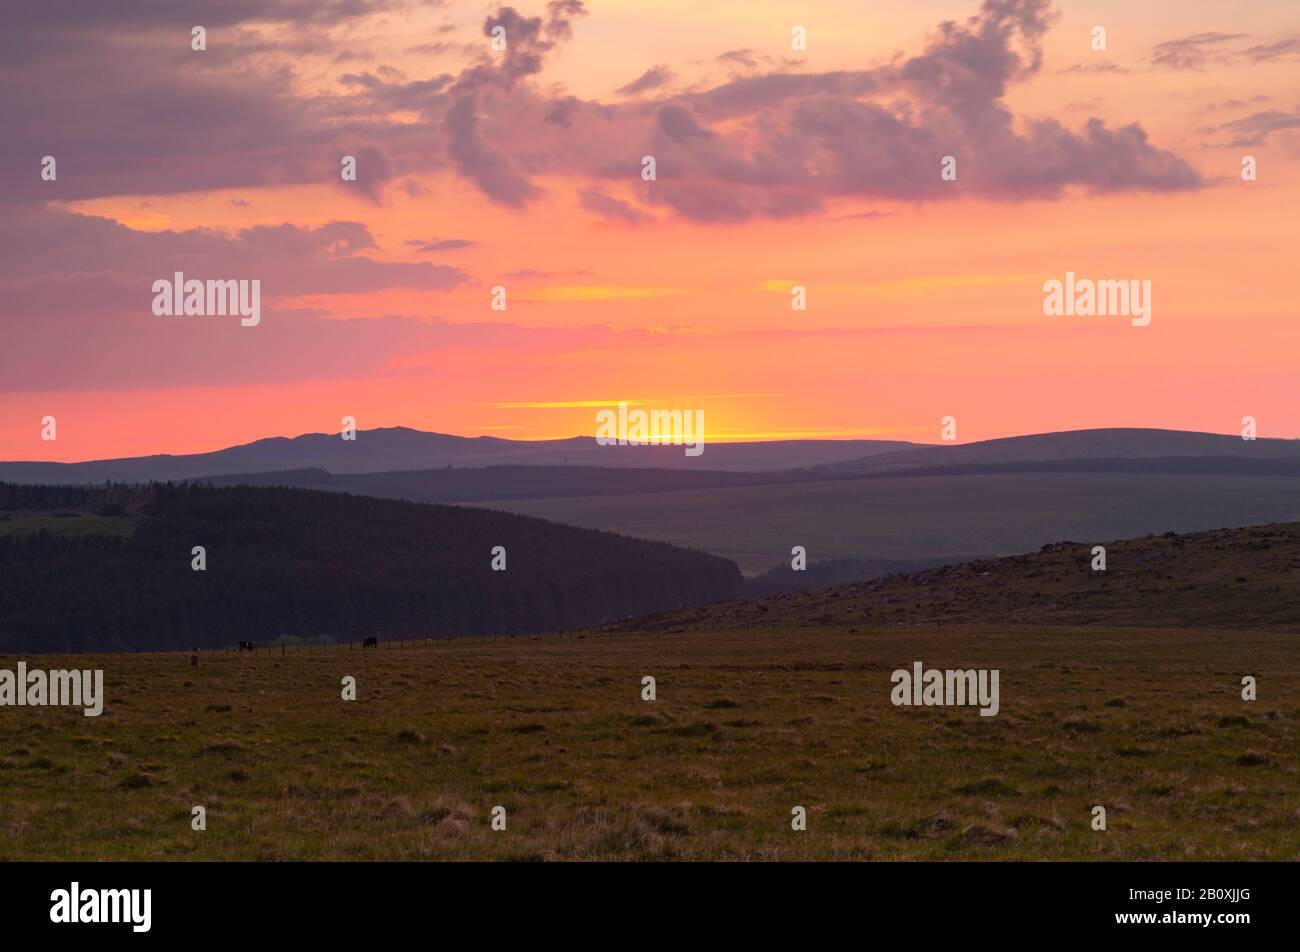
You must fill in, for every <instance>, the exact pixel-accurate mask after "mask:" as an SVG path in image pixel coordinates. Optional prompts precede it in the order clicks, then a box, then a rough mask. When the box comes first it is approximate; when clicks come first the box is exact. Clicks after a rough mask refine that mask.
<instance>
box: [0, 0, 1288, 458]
mask: <svg viewBox="0 0 1300 952" xmlns="http://www.w3.org/2000/svg"><path fill="white" fill-rule="evenodd" d="M196 25H201V26H203V27H204V28H205V29H206V43H207V49H206V50H205V51H194V50H192V49H191V28H192V27H193V26H196ZM498 25H499V26H504V27H505V36H506V44H507V49H506V50H505V51H504V52H501V51H494V50H492V49H491V47H490V42H491V36H490V34H491V29H492V27H493V26H498ZM796 26H802V27H804V28H805V30H806V36H807V44H806V45H807V49H806V50H803V51H801V50H795V49H792V45H791V36H792V33H791V31H792V29H793V28H794V27H796ZM1095 26H1101V27H1103V28H1104V29H1105V31H1106V47H1107V48H1106V50H1105V51H1096V50H1094V49H1093V48H1092V47H1093V35H1092V31H1093V28H1094V27H1095ZM0 76H2V77H3V88H4V90H5V95H4V96H3V98H2V99H0V116H2V117H3V132H4V134H3V137H2V138H0V239H2V240H0V245H2V246H3V249H4V253H3V255H0V327H2V328H3V331H4V343H3V347H0V458H4V459H29V460H69V461H70V460H81V459H91V458H102V457H112V456H127V455H141V454H147V453H157V452H166V453H188V452H199V451H204V450H211V449H216V448H219V447H221V446H225V445H229V444H232V443H241V442H247V441H250V440H254V439H258V438H261V437H265V436H275V435H290V436H291V435H296V434H299V433H304V432H329V431H337V430H338V428H339V424H340V419H341V417H343V416H344V415H351V416H354V417H356V419H357V422H358V426H359V427H361V428H362V429H369V428H372V427H380V426H397V425H402V426H411V427H417V428H420V429H427V430H436V431H440V432H445V433H455V434H460V435H466V436H478V435H490V436H500V437H509V438H515V439H538V438H550V437H565V436H574V435H578V434H591V433H593V432H594V431H595V409H594V408H595V407H598V406H613V405H615V404H616V403H617V402H618V401H620V400H625V401H630V402H636V403H640V404H641V405H645V406H648V407H660V408H665V409H671V408H680V409H697V408H699V409H703V410H704V411H705V414H706V425H707V435H708V439H710V440H729V439H731V440H734V439H775V438H801V437H827V438H849V437H865V438H877V437H878V438H886V439H910V440H918V441H922V442H935V441H937V440H938V438H939V429H940V420H941V418H942V417H944V416H946V415H952V416H955V417H956V418H957V421H958V437H959V440H961V441H962V442H966V441H970V440H975V439H986V438H990V437H996V436H1007V435H1013V434H1019V433H1031V432H1042V431H1048V430H1061V429H1078V428H1083V427H1094V426H1158V427H1168V428H1179V429H1197V430H1208V431H1215V432H1227V433H1235V432H1238V431H1239V429H1240V421H1241V418H1242V417H1243V416H1245V415H1252V416H1255V417H1256V418H1257V419H1258V421H1259V435H1260V436H1261V437H1264V436H1281V437H1295V436H1300V323H1298V321H1297V317H1298V314H1297V311H1298V308H1297V303H1296V293H1295V291H1294V286H1293V284H1292V282H1293V281H1294V280H1295V275H1296V272H1297V265H1296V255H1297V248H1298V247H1300V241H1298V240H1297V238H1298V237H1300V234H1298V232H1300V228H1298V226H1297V211H1298V210H1300V5H1297V4H1296V3H1295V2H1294V0H1242V2H1240V3H1234V4H1226V3H1223V2H1222V0H1151V2H1143V3H1133V2H1131V0H1124V2H1119V0H1096V2H1088V3H1084V2H1075V0H1056V2H1055V3H1048V2H1046V0H987V2H985V3H984V4H983V5H982V6H981V4H980V3H979V2H978V0H960V2H954V0H907V2H903V0H891V2H875V3H849V2H845V0H801V2H767V0H718V2H713V3H701V2H699V0H692V2H686V0H584V2H579V0H557V2H551V3H550V4H547V3H545V2H528V0H520V2H519V3H518V5H517V6H514V7H510V6H497V5H485V4H483V3H478V2H474V3H460V2H455V0H445V2H437V0H434V2H416V0H312V2H308V0H257V2H253V0H192V2H184V0H140V2H133V3H125V2H123V3H116V2H67V0H48V2H42V3H33V4H24V5H21V6H17V5H14V6H11V7H9V8H7V10H6V13H5V29H4V31H3V33H0ZM47 155H50V156H53V157H54V158H55V159H56V163H57V166H56V167H57V176H56V179H55V180H54V181H44V180H42V176H41V171H42V159H43V157H44V156H47ZM345 155H353V156H356V158H357V181H355V182H345V181H342V179H341V177H340V161H341V159H342V157H343V156H345ZM646 155H652V156H654V157H655V159H656V164H657V177H656V180H655V181H643V180H642V177H641V170H642V162H641V160H642V157H643V156H646ZM945 155H952V156H954V157H955V158H956V160H957V179H956V181H943V180H941V177H940V163H941V160H942V158H943V156H945ZM1244 156H1254V157H1255V159H1256V161H1257V169H1258V172H1257V174H1258V179H1257V180H1256V181H1249V182H1248V181H1243V180H1242V176H1241V169H1242V158H1243V157H1244ZM176 271H183V272H184V273H185V275H186V277H189V278H200V279H207V278H214V279H217V278H219V279H228V278H234V279H258V280H260V282H261V287H262V292H261V293H262V318H261V323H260V324H259V325H258V326H256V327H242V326H240V323H239V320H238V319H237V318H230V317H216V316H207V317H197V316H189V317H184V316H179V317H177V316H173V317H166V316H155V315H154V314H153V312H152V310H151V303H152V301H153V298H154V294H153V291H152V285H153V282H154V281H155V280H157V279H160V278H168V279H170V278H171V276H172V274H173V273H174V272H176ZM1067 271H1073V272H1075V273H1076V274H1078V275H1079V276H1080V277H1084V278H1098V279H1103V278H1104V279H1140V280H1150V281H1151V283H1152V289H1153V290H1152V304H1153V311H1152V320H1151V323H1150V325H1149V326H1147V327H1134V326H1132V325H1131V323H1130V321H1129V320H1128V319H1127V318H1099V317H1046V316H1044V314H1043V309H1042V302H1043V291H1042V286H1043V282H1044V281H1045V280H1048V279H1050V278H1057V279H1062V278H1063V277H1064V275H1065V273H1066V272H1067ZM498 285H500V286H503V287H505V288H506V300H507V308H506V310H504V311H498V310H493V309H492V308H491V306H490V304H491V300H492V291H491V289H492V288H493V287H494V286H498ZM792 285H802V286H804V287H806V288H807V296H808V307H807V310H806V311H795V310H792V309H791V306H790V300H791V298H790V293H789V288H790V287H791V286H792ZM47 415H49V416H54V417H55V418H56V419H57V426H58V439H57V440H56V441H53V442H48V441H43V440H42V439H41V419H42V418H43V417H45V416H47Z"/></svg>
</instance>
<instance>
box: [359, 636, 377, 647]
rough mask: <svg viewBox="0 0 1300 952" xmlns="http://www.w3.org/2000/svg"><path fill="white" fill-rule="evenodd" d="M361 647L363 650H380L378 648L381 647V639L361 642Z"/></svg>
mask: <svg viewBox="0 0 1300 952" xmlns="http://www.w3.org/2000/svg"><path fill="white" fill-rule="evenodd" d="M361 647H362V648H378V647H379V639H378V638H367V639H366V640H365V641H363V642H361Z"/></svg>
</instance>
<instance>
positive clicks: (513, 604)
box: [0, 483, 742, 651]
mask: <svg viewBox="0 0 1300 952" xmlns="http://www.w3.org/2000/svg"><path fill="white" fill-rule="evenodd" d="M194 546H203V547H204V549H205V558H206V568H205V569H204V570H202V571H195V570H194V569H193V568H192V565H191V558H192V549H193V547H194ZM495 546H502V547H504V549H505V552H506V570H505V571H493V570H492V567H491V561H492V556H493V548H494V547H495ZM0 578H2V579H3V584H0V651H19V650H21V651H89V650H136V649H159V648H172V649H175V648H182V649H188V648H190V647H202V648H213V647H223V646H227V645H231V644H234V643H235V642H237V641H242V640H254V641H259V642H265V641H266V640H269V639H274V638H277V637H280V636H288V637H293V638H303V639H312V640H326V641H333V640H342V641H348V640H350V639H354V638H356V639H359V638H361V637H364V636H369V635H377V636H380V637H381V638H397V637H417V638H421V639H423V638H425V637H428V636H434V637H439V636H443V637H450V636H454V635H472V634H488V633H493V634H496V633H500V634H518V633H528V632H543V631H556V630H567V629H572V628H579V627H584V626H590V625H594V624H599V623H601V622H602V621H613V620H615V619H618V618H622V617H628V616H632V615H641V614H645V613H647V612H649V611H655V610H661V609H663V608H665V607H669V606H672V607H677V606H689V605H700V604H704V603H706V602H710V601H715V600H717V599H721V598H735V597H737V596H739V595H740V594H741V590H742V589H741V578H740V574H739V572H738V571H737V569H736V566H735V565H734V564H732V563H730V562H727V561H725V560H723V559H720V558H717V557H715V556H711V555H706V554H705V553H702V552H691V551H687V550H684V549H680V548H675V547H673V546H668V545H664V544H661V543H654V542H645V541H641V540H635V539H628V538H623V537H620V536H617V535H614V534H612V533H608V532H596V531H591V530H586V529H575V528H572V527H569V526H562V525H555V524H553V523H548V522H543V521H542V520H539V519H529V518H524V517H520V516H515V515H510V514H507V513H500V512H489V511H485V510H480V509H469V508H462V507H454V506H427V505H420V504H417V503H408V502H397V501H391V500H384V499H371V498H367V497H364V496H348V495H343V494H341V493H325V492H313V491H310V490H301V489H282V488H253V487H231V488H216V487H208V486H203V485H196V484H182V485H172V484H155V485H151V486H147V487H109V488H105V489H83V488H77V487H55V488H51V487H41V486H17V485H13V484H3V483H0Z"/></svg>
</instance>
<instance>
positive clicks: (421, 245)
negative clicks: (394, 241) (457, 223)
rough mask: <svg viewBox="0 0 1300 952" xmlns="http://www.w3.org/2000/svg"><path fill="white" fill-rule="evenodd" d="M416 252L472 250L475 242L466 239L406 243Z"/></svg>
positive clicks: (409, 241) (411, 240) (412, 240)
mask: <svg viewBox="0 0 1300 952" xmlns="http://www.w3.org/2000/svg"><path fill="white" fill-rule="evenodd" d="M406 243H407V244H408V245H410V246H411V247H413V248H414V249H415V250H416V251H420V252H426V253H427V252H434V251H455V250H457V249H459V248H472V247H474V244H475V242H472V241H468V240H466V239H464V238H443V239H438V238H433V239H431V240H429V241H421V240H419V239H416V238H413V239H410V240H408V241H407V242H406Z"/></svg>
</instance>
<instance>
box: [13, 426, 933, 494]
mask: <svg viewBox="0 0 1300 952" xmlns="http://www.w3.org/2000/svg"><path fill="white" fill-rule="evenodd" d="M916 445H917V444H914V443H906V442H903V441H900V440H775V441H770V442H761V443H707V444H706V446H705V452H704V453H703V454H702V455H700V456H697V457H688V456H686V455H685V454H684V452H683V451H682V448H681V447H680V446H599V445H598V444H597V443H596V440H595V437H592V436H575V437H572V438H569V439H563V440H506V439H500V438H498V437H491V436H479V437H465V436H451V435H448V434H445V433H430V432H425V431H423V430H414V429H410V428H409V427H388V428H381V429H373V430H360V431H358V432H357V438H356V439H355V440H344V439H342V438H341V437H340V436H339V434H337V433H307V434H304V435H302V436H295V437H279V436H277V437H269V438H267V439H261V440H256V441H254V442H252V443H245V444H242V445H240V446H231V447H227V448H225V449H221V450H216V451H214V452H211V453H195V454H190V455H182V456H171V455H165V454H164V455H155V456H138V457H129V458H124V459H111V460H92V461H89V462H84V463H43V462H0V480H7V481H10V482H22V483H46V484H85V483H102V482H105V481H107V480H112V481H114V482H148V481H150V480H160V481H163V480H173V481H174V480H181V479H196V478H202V477H209V476H226V475H231V474H235V473H266V472H273V471H277V470H302V469H323V470H325V471H327V472H330V473H335V474H344V473H378V472H388V471H394V470H420V469H434V468H445V467H448V466H455V467H484V466H503V465H513V466H593V467H613V468H622V467H632V468H662V469H675V470H676V469H684V470H728V471H736V472H759V471H770V470H783V469H795V468H798V467H806V466H815V465H820V464H822V463H828V462H835V461H837V460H846V459H855V458H862V457H864V456H867V455H870V454H871V453H877V452H887V451H892V450H898V449H906V448H910V447H914V446H916Z"/></svg>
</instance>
